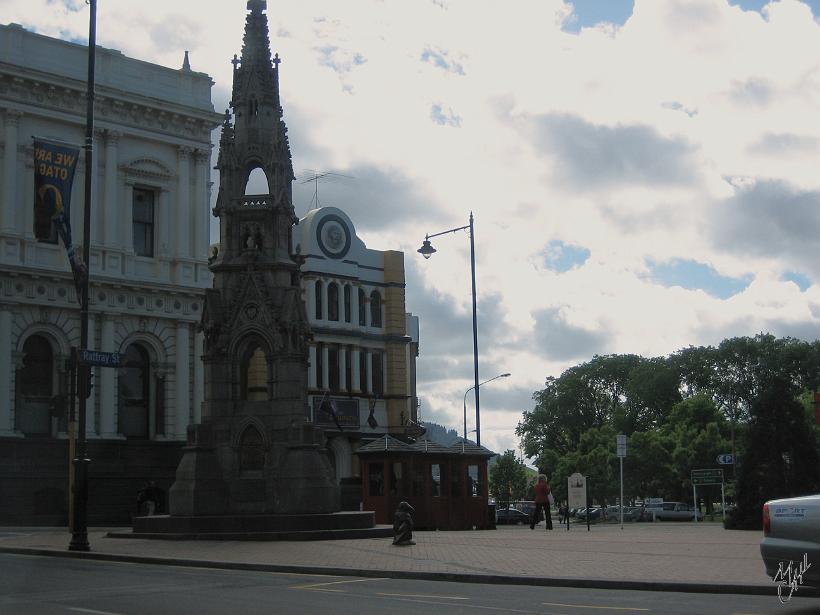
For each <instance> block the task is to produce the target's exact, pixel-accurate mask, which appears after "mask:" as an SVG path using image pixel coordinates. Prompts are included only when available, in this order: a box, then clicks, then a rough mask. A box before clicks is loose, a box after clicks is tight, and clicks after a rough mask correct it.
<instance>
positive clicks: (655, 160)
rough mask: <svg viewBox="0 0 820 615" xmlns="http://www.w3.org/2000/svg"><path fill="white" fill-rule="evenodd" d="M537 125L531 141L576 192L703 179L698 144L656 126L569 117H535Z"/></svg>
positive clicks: (681, 183)
mask: <svg viewBox="0 0 820 615" xmlns="http://www.w3.org/2000/svg"><path fill="white" fill-rule="evenodd" d="M531 124H532V128H533V131H532V136H531V138H532V139H533V141H534V144H535V145H536V147H537V148H538V149H539V150H540V152H541V153H542V154H545V155H548V156H552V157H553V160H554V170H555V174H556V176H557V178H558V179H559V180H560V181H561V182H562V183H564V184H565V185H566V186H567V187H570V188H573V189H576V190H584V191H586V190H591V189H603V188H608V187H613V186H619V185H628V184H633V185H634V184H641V185H644V186H679V185H686V184H690V183H691V182H693V181H694V179H695V178H696V176H697V169H696V165H695V162H694V160H693V157H694V152H695V148H694V146H692V145H690V144H689V143H688V142H686V141H685V140H684V139H682V138H680V137H677V138H667V137H664V136H662V135H661V134H660V133H659V132H658V131H657V130H656V129H655V128H653V127H652V126H648V125H634V124H633V125H621V124H619V125H616V126H603V125H596V124H591V123H589V122H587V121H585V120H583V119H582V118H580V117H578V116H574V115H567V114H549V115H543V116H539V117H534V118H533V119H532V122H531Z"/></svg>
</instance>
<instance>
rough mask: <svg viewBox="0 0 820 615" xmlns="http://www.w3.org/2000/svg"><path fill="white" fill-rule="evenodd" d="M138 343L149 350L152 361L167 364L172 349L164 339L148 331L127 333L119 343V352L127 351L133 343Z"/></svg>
mask: <svg viewBox="0 0 820 615" xmlns="http://www.w3.org/2000/svg"><path fill="white" fill-rule="evenodd" d="M134 343H138V344H140V345H142V346H143V347H146V348H147V350H148V354H149V357H150V359H151V362H152V363H156V364H158V365H160V364H166V363H168V357H169V356H170V355H171V349H170V348H169V347H167V346H166V344H165V343H163V341H162V340H161V339H160V338H158V337H157V336H155V335H154V334H152V333H149V332H147V331H139V330H136V331H131V332H130V333H128V334H126V335H125V336H124V337H123V338H122V340H121V341H120V343H119V352H125V349H126V348H128V347H129V346H130V345H131V344H134Z"/></svg>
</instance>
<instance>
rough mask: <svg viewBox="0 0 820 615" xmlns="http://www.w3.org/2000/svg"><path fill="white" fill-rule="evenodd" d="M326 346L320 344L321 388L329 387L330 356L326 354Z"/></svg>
mask: <svg viewBox="0 0 820 615" xmlns="http://www.w3.org/2000/svg"><path fill="white" fill-rule="evenodd" d="M328 350H329V348H328V346H327V344H325V345H323V346H322V385H323V386H322V388H323V389H329V388H330V378H329V376H330V357H329V356H328V354H329V353H328Z"/></svg>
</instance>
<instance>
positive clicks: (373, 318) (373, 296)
mask: <svg viewBox="0 0 820 615" xmlns="http://www.w3.org/2000/svg"><path fill="white" fill-rule="evenodd" d="M370 326H371V327H381V326H382V296H381V295H380V294H379V291H377V290H374V291H373V292H372V293H370Z"/></svg>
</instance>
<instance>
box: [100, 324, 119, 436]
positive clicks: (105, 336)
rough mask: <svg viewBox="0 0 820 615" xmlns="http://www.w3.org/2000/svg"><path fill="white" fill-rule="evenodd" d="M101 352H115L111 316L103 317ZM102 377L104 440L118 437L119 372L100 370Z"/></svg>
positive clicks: (101, 427) (108, 369)
mask: <svg viewBox="0 0 820 615" xmlns="http://www.w3.org/2000/svg"><path fill="white" fill-rule="evenodd" d="M100 341H101V344H100V350H102V351H103V352H115V351H116V350H117V349H116V348H114V319H113V318H112V317H111V316H107V315H104V316H102V336H101V340H100ZM98 373H99V377H100V435H101V436H102V437H103V438H114V437H116V436H117V410H118V408H117V395H116V387H115V382H114V379H115V377H116V375H117V370H115V369H113V368H110V367H109V368H104V369H99V370H98Z"/></svg>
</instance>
